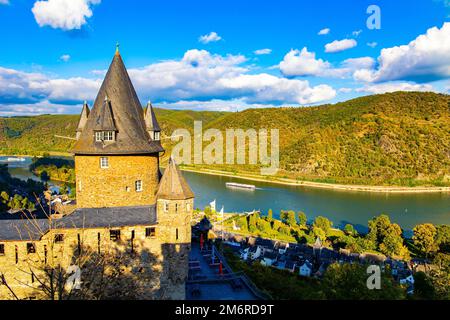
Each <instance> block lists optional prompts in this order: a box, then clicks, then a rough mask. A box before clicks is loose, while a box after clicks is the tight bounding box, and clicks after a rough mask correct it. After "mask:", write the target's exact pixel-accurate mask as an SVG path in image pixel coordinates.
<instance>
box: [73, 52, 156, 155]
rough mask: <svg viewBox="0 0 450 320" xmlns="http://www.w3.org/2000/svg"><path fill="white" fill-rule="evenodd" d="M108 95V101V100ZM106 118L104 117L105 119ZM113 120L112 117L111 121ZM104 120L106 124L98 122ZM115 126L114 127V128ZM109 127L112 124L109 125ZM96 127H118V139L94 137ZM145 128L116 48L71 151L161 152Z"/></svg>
mask: <svg viewBox="0 0 450 320" xmlns="http://www.w3.org/2000/svg"><path fill="white" fill-rule="evenodd" d="M105 97H107V102H108V103H106V104H105ZM103 120H105V121H104V122H103ZM110 120H111V121H110ZM99 121H100V122H101V123H103V124H104V125H105V127H102V125H103V124H100V125H99V124H98V122H99ZM112 126H113V129H112ZM106 127H109V128H106ZM95 130H105V131H107V130H111V131H117V133H116V140H115V141H114V142H112V143H107V144H104V143H103V142H96V141H95V133H94V132H95ZM162 151H164V149H163V148H162V146H161V144H160V142H158V141H153V140H151V139H150V136H149V134H148V132H147V130H146V125H145V122H144V116H143V112H142V106H141V104H140V102H139V99H138V97H137V94H136V91H135V90H134V87H133V84H132V83H131V80H130V77H129V76H128V73H127V70H126V68H125V65H124V63H123V61H122V57H121V56H120V54H119V52H118V51H117V52H116V54H115V56H114V58H113V60H112V63H111V65H110V67H109V70H108V72H107V74H106V77H105V79H104V80H103V84H102V86H101V88H100V91H99V93H98V95H97V98H96V99H95V102H94V106H93V108H92V110H91V112H90V114H89V117H88V119H87V122H86V125H85V126H84V129H83V132H82V133H81V135H80V139H79V140H78V141H77V142H76V144H75V146H74V148H73V150H72V152H73V153H74V154H86V155H94V154H95V155H97V154H99V155H115V154H125V155H127V154H153V153H158V152H162Z"/></svg>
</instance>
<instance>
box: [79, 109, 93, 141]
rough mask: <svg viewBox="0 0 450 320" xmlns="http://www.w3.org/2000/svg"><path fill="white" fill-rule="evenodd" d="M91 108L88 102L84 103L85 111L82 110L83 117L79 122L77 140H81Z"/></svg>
mask: <svg viewBox="0 0 450 320" xmlns="http://www.w3.org/2000/svg"><path fill="white" fill-rule="evenodd" d="M89 112H90V110H89V106H88V104H87V102H86V101H85V102H84V103H83V109H82V110H81V116H80V121H78V127H77V140H78V139H80V136H81V132H82V131H83V129H84V127H85V126H86V122H87V119H88V117H89Z"/></svg>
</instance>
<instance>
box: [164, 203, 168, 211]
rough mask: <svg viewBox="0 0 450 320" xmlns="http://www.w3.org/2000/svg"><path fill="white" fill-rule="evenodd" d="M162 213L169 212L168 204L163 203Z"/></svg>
mask: <svg viewBox="0 0 450 320" xmlns="http://www.w3.org/2000/svg"><path fill="white" fill-rule="evenodd" d="M164 212H169V202H167V201H165V202H164Z"/></svg>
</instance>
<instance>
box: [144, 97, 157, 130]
mask: <svg viewBox="0 0 450 320" xmlns="http://www.w3.org/2000/svg"><path fill="white" fill-rule="evenodd" d="M144 119H145V126H146V128H147V131H161V128H160V127H159V124H158V120H156V116H155V112H154V111H153V106H152V104H151V102H148V103H147V108H145V111H144Z"/></svg>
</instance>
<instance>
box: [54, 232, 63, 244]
mask: <svg viewBox="0 0 450 320" xmlns="http://www.w3.org/2000/svg"><path fill="white" fill-rule="evenodd" d="M63 242H64V235H63V234H56V235H55V243H63Z"/></svg>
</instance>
